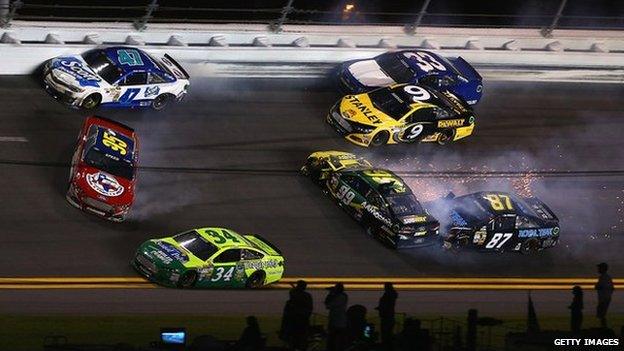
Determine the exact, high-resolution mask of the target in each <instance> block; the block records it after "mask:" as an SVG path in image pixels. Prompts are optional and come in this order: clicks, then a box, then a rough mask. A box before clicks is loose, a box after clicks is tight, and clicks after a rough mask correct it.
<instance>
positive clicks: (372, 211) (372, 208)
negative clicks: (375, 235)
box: [362, 201, 392, 226]
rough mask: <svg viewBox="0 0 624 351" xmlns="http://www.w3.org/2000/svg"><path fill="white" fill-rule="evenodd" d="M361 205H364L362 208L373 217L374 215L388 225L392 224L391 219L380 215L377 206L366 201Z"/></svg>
mask: <svg viewBox="0 0 624 351" xmlns="http://www.w3.org/2000/svg"><path fill="white" fill-rule="evenodd" d="M362 207H364V209H365V210H366V211H368V213H370V214H371V215H373V217H375V218H376V219H378V220H380V221H382V222H383V223H385V224H386V225H388V226H392V221H391V220H389V219H388V218H386V217H385V216H384V215H382V214H381V212H379V210H378V209H377V207H375V206H373V205H371V204H369V203H367V202H366V201H364V202H363V203H362Z"/></svg>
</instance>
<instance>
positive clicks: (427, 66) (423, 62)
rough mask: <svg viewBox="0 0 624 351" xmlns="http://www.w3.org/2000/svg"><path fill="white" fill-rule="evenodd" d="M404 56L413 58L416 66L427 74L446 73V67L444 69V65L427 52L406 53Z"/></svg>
mask: <svg viewBox="0 0 624 351" xmlns="http://www.w3.org/2000/svg"><path fill="white" fill-rule="evenodd" d="M403 55H404V56H405V57H407V58H408V59H411V58H413V59H414V60H416V64H417V65H418V67H419V68H420V69H421V70H423V71H425V72H429V71H433V70H437V71H446V67H444V65H443V64H442V63H440V62H438V60H436V58H435V57H433V56H431V55H430V54H428V53H426V52H422V51H417V52H406V53H404V54H403Z"/></svg>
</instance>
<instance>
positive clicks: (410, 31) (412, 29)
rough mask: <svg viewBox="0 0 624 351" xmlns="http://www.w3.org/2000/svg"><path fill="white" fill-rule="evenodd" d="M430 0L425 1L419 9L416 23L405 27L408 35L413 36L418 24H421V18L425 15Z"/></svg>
mask: <svg viewBox="0 0 624 351" xmlns="http://www.w3.org/2000/svg"><path fill="white" fill-rule="evenodd" d="M430 2H431V0H425V2H423V4H422V6H421V7H420V12H418V17H416V21H414V23H412V24H408V25H406V26H405V32H406V33H408V34H415V33H416V29H418V27H419V26H420V22H422V19H423V17H425V14H427V8H428V7H429V3H430Z"/></svg>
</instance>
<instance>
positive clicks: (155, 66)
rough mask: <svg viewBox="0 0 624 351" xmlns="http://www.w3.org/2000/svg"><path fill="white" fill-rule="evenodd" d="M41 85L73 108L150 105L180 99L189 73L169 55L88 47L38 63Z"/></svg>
mask: <svg viewBox="0 0 624 351" xmlns="http://www.w3.org/2000/svg"><path fill="white" fill-rule="evenodd" d="M42 73H43V82H44V85H45V88H46V90H47V91H48V92H49V93H50V94H51V95H52V96H53V97H55V98H56V99H57V100H59V101H61V102H64V103H66V104H67V105H70V106H72V107H75V108H84V109H93V108H95V107H97V106H99V105H102V106H112V107H139V106H151V107H152V108H154V109H155V110H162V109H163V108H165V106H167V105H168V104H169V102H171V101H174V100H177V101H179V100H182V98H183V97H184V96H185V95H186V92H187V90H188V87H189V75H188V74H187V73H186V71H185V70H184V68H182V66H180V64H179V63H177V62H176V61H175V60H174V59H173V58H171V56H169V55H167V54H165V55H164V56H163V57H158V58H154V57H152V56H150V55H148V54H147V53H146V52H144V51H142V50H139V49H137V48H132V47H123V46H114V47H108V48H100V49H93V50H89V51H87V52H85V53H84V54H82V55H71V56H60V57H56V58H53V59H51V60H48V61H47V62H46V63H45V64H44V65H43V72H42Z"/></svg>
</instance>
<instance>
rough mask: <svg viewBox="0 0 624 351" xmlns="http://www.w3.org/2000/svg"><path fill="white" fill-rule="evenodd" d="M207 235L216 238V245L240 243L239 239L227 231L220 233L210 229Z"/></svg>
mask: <svg viewBox="0 0 624 351" xmlns="http://www.w3.org/2000/svg"><path fill="white" fill-rule="evenodd" d="M206 233H207V234H208V235H210V236H211V237H213V238H214V243H215V244H217V245H219V244H224V243H226V242H228V241H232V242H235V243H240V240H239V238H238V237H237V236H236V235H234V234H232V233H230V232H229V231H227V230H221V233H219V232H217V231H216V230H212V229H210V230H207V231H206Z"/></svg>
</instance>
